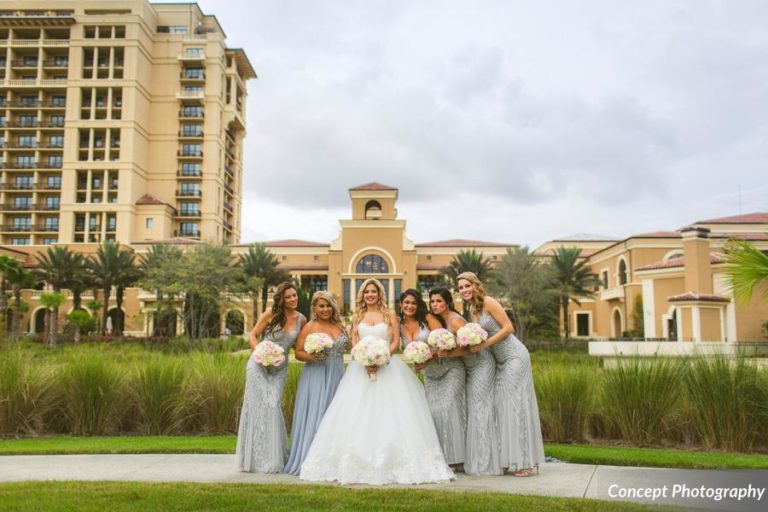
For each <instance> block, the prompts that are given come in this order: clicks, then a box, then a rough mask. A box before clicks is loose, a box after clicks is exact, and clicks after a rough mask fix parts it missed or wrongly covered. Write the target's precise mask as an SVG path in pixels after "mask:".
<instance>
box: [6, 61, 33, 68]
mask: <svg viewBox="0 0 768 512" xmlns="http://www.w3.org/2000/svg"><path fill="white" fill-rule="evenodd" d="M11 66H13V67H15V68H37V60H36V59H35V60H20V59H16V60H12V61H11Z"/></svg>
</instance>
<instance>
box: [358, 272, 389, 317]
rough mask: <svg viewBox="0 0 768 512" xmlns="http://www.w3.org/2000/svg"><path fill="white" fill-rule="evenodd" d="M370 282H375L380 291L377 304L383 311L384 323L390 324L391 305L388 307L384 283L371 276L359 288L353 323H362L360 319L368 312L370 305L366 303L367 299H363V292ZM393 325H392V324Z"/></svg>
mask: <svg viewBox="0 0 768 512" xmlns="http://www.w3.org/2000/svg"><path fill="white" fill-rule="evenodd" d="M369 284H373V285H374V286H376V289H377V290H378V291H379V299H378V300H377V301H376V305H377V306H378V307H379V311H381V314H382V316H383V317H384V323H385V324H387V326H390V325H389V322H390V319H391V313H390V311H389V307H387V301H386V299H385V295H386V294H385V292H384V285H382V284H381V281H379V280H378V279H374V278H372V277H371V278H369V279H366V280H365V281H363V284H362V285H361V286H360V289H359V290H357V298H356V301H355V314H354V316H353V317H352V324H353V325H356V324H358V323H360V321H361V320H362V319H363V317H364V316H365V313H367V312H368V306H366V304H365V300H363V292H364V291H365V289H366V288H367V287H368V285H369ZM390 327H391V326H390Z"/></svg>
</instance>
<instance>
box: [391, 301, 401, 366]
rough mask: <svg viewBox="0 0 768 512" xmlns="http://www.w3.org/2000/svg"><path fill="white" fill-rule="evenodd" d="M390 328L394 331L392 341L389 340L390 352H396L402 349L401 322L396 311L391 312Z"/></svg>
mask: <svg viewBox="0 0 768 512" xmlns="http://www.w3.org/2000/svg"><path fill="white" fill-rule="evenodd" d="M389 330H390V331H391V332H392V341H390V342H389V353H390V355H391V354H394V353H395V352H397V351H398V350H399V349H400V322H398V321H397V315H396V314H395V312H394V311H391V312H390V314H389Z"/></svg>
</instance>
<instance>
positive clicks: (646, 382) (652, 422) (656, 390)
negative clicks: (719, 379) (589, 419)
mask: <svg viewBox="0 0 768 512" xmlns="http://www.w3.org/2000/svg"><path fill="white" fill-rule="evenodd" d="M685 368H686V367H685V361H681V360H671V359H661V358H653V359H645V360H643V359H641V358H640V357H629V358H625V359H618V360H617V361H616V366H615V367H614V368H611V369H608V370H606V371H605V372H604V375H603V379H602V391H601V393H600V407H601V413H602V414H603V416H604V417H605V418H606V419H607V420H608V421H610V422H611V423H612V424H613V425H614V426H615V428H616V429H617V431H618V432H619V433H620V434H621V437H622V438H623V439H624V440H627V441H631V442H634V443H641V444H652V443H653V444H658V443H659V442H660V441H661V440H662V439H663V438H664V437H665V435H666V433H667V430H668V428H669V422H670V419H671V417H672V415H673V413H674V412H675V408H676V407H677V405H678V403H679V401H680V395H681V393H680V389H681V380H682V378H683V374H684V371H685Z"/></svg>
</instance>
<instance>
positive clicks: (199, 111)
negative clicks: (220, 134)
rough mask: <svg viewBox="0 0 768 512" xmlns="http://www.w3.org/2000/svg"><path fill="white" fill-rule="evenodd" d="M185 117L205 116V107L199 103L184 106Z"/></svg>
mask: <svg viewBox="0 0 768 512" xmlns="http://www.w3.org/2000/svg"><path fill="white" fill-rule="evenodd" d="M182 115H183V117H203V107H201V106H199V105H194V106H189V107H184V110H183V111H182Z"/></svg>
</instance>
